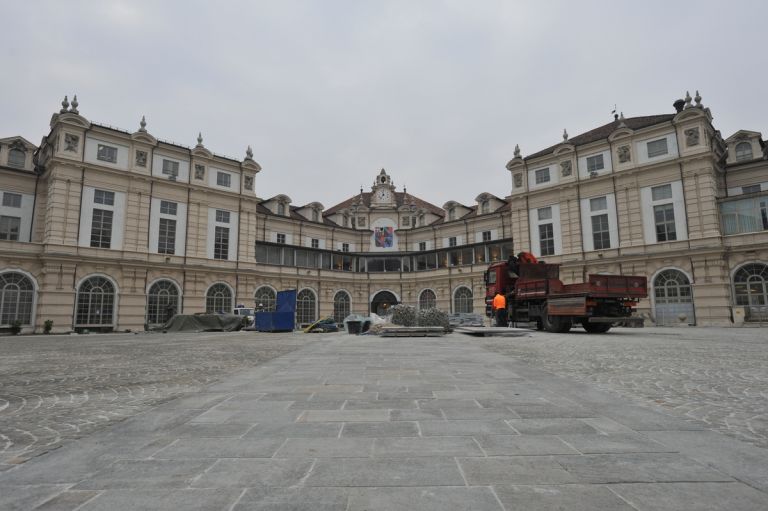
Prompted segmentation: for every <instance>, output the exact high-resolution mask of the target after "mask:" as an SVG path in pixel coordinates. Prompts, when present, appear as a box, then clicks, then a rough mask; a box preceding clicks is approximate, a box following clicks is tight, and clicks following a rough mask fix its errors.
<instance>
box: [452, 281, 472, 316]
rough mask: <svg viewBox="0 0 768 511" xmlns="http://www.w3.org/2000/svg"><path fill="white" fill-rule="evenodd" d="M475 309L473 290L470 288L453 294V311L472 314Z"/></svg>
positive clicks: (463, 288)
mask: <svg viewBox="0 0 768 511" xmlns="http://www.w3.org/2000/svg"><path fill="white" fill-rule="evenodd" d="M473 308H474V307H473V305H472V290H471V289H469V288H468V287H460V288H458V289H456V292H455V293H454V294H453V311H454V312H468V313H471V312H472V310H473Z"/></svg>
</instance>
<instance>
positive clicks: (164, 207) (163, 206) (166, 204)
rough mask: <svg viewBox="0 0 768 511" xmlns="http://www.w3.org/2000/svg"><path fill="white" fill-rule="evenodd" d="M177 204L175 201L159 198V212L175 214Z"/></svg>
mask: <svg viewBox="0 0 768 511" xmlns="http://www.w3.org/2000/svg"><path fill="white" fill-rule="evenodd" d="M177 206H178V204H176V203H175V202H171V201H167V200H161V201H160V213H162V214H163V215H174V216H175V215H176V208H177Z"/></svg>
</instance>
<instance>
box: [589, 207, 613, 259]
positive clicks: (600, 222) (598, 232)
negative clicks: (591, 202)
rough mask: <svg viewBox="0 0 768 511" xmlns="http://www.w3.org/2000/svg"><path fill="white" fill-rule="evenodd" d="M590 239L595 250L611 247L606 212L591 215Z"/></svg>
mask: <svg viewBox="0 0 768 511" xmlns="http://www.w3.org/2000/svg"><path fill="white" fill-rule="evenodd" d="M592 241H593V243H594V248H595V250H604V249H607V248H611V233H610V231H609V229H608V214H607V213H606V214H602V215H594V216H592Z"/></svg>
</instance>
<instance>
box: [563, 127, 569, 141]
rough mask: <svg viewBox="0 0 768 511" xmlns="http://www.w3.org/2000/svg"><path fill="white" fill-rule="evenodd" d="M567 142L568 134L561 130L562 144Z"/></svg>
mask: <svg viewBox="0 0 768 511" xmlns="http://www.w3.org/2000/svg"><path fill="white" fill-rule="evenodd" d="M567 140H568V132H567V131H566V130H565V128H563V142H565V141H567Z"/></svg>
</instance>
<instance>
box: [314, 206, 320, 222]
mask: <svg viewBox="0 0 768 511" xmlns="http://www.w3.org/2000/svg"><path fill="white" fill-rule="evenodd" d="M312 221H313V222H319V221H320V213H318V211H317V210H316V209H313V210H312Z"/></svg>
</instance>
